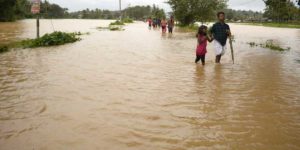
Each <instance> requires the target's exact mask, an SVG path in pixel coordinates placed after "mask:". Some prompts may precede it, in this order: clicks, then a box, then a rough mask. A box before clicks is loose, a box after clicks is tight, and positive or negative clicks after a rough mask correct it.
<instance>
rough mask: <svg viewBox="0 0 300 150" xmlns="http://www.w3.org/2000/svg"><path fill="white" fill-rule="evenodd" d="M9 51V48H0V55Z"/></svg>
mask: <svg viewBox="0 0 300 150" xmlns="http://www.w3.org/2000/svg"><path fill="white" fill-rule="evenodd" d="M7 51H8V46H0V53H4V52H7Z"/></svg>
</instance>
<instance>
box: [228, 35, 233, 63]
mask: <svg viewBox="0 0 300 150" xmlns="http://www.w3.org/2000/svg"><path fill="white" fill-rule="evenodd" d="M229 44H230V49H231V57H232V62H233V64H234V51H233V45H232V38H231V36H230V37H229Z"/></svg>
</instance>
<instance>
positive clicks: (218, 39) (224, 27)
mask: <svg viewBox="0 0 300 150" xmlns="http://www.w3.org/2000/svg"><path fill="white" fill-rule="evenodd" d="M217 17H218V22H217V23H215V24H214V25H213V27H212V29H211V34H212V36H213V38H214V39H215V41H214V47H215V51H216V63H220V61H221V58H222V56H223V55H224V54H225V50H226V43H227V38H228V37H229V38H230V36H231V32H230V27H229V25H228V24H226V23H225V13H224V12H218V14H217Z"/></svg>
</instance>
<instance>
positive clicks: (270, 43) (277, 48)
mask: <svg viewBox="0 0 300 150" xmlns="http://www.w3.org/2000/svg"><path fill="white" fill-rule="evenodd" d="M247 44H249V45H250V47H257V46H260V47H262V48H268V49H271V50H274V51H288V50H290V49H291V48H290V47H287V48H282V47H280V45H279V44H278V43H275V42H274V41H273V40H267V41H266V42H265V43H260V44H258V43H255V42H248V43H247Z"/></svg>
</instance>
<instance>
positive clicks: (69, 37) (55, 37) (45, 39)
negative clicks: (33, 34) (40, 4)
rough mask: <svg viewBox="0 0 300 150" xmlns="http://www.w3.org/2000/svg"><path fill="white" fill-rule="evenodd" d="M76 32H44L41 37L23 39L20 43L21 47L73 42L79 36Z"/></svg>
mask: <svg viewBox="0 0 300 150" xmlns="http://www.w3.org/2000/svg"><path fill="white" fill-rule="evenodd" d="M78 35H82V34H81V33H80V32H78V33H64V32H53V33H51V34H45V35H44V36H42V37H41V38H37V39H28V40H23V41H22V42H21V45H22V46H23V48H34V47H44V46H54V45H63V44H66V43H74V42H76V41H79V40H80V38H79V37H77V36H78Z"/></svg>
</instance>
